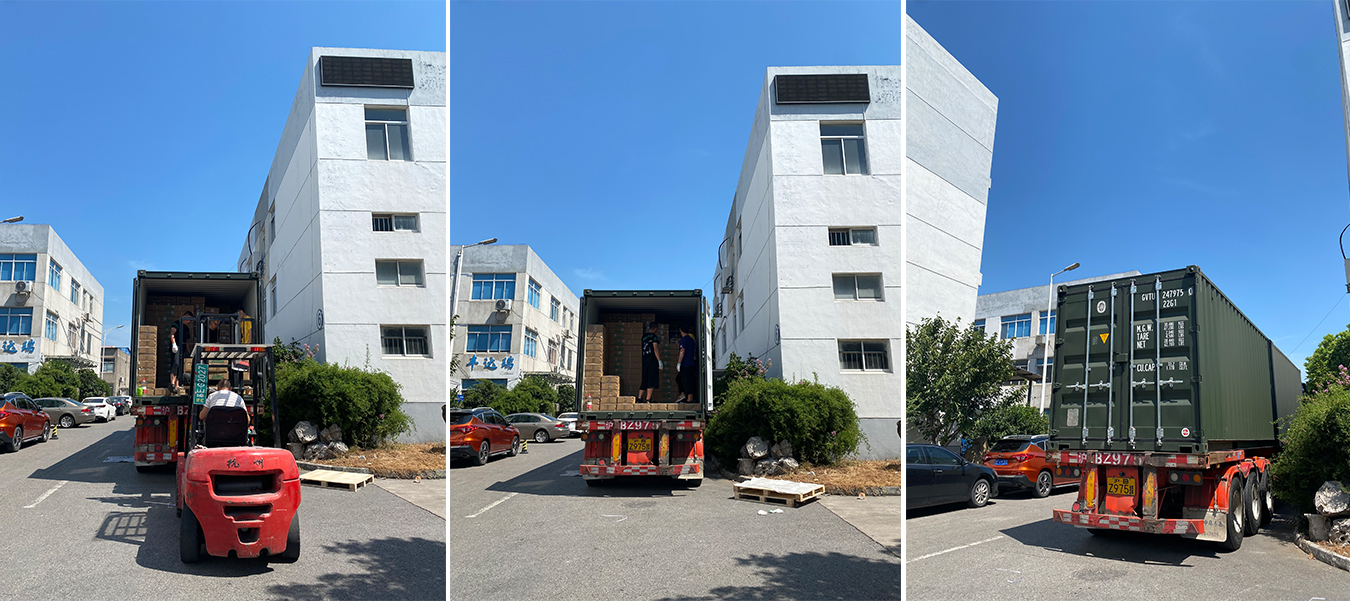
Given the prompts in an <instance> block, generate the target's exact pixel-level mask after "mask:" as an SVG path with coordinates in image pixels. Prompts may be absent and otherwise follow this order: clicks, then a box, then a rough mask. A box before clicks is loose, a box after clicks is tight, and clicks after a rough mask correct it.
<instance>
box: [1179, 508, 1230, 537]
mask: <svg viewBox="0 0 1350 601" xmlns="http://www.w3.org/2000/svg"><path fill="white" fill-rule="evenodd" d="M1181 516H1182V517H1183V518H1185V519H1188V520H1200V519H1203V520H1204V521H1205V531H1204V532H1201V533H1198V534H1183V535H1182V536H1184V537H1186V538H1194V539H1197V540H1207V541H1213V542H1216V543H1221V542H1223V541H1225V540H1227V539H1228V512H1227V511H1222V510H1218V509H1201V508H1199V507H1186V508H1183V509H1182V510H1181Z"/></svg>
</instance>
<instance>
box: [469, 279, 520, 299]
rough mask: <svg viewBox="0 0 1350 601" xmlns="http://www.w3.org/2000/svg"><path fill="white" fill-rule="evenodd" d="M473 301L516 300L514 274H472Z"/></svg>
mask: <svg viewBox="0 0 1350 601" xmlns="http://www.w3.org/2000/svg"><path fill="white" fill-rule="evenodd" d="M472 298H473V300H496V299H503V298H504V299H508V300H510V299H514V298H516V274H514V273H475V274H473V295H472Z"/></svg>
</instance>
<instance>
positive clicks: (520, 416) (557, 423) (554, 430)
mask: <svg viewBox="0 0 1350 601" xmlns="http://www.w3.org/2000/svg"><path fill="white" fill-rule="evenodd" d="M506 421H508V422H510V423H511V425H513V426H515V427H516V429H517V430H520V434H521V435H522V436H524V437H526V438H533V439H534V441H535V442H537V443H539V444H543V443H546V442H550V441H552V440H554V439H557V438H567V437H568V436H571V435H572V433H571V432H570V431H569V430H568V429H567V422H565V421H562V420H559V419H556V418H553V417H549V416H547V415H544V414H542V413H512V414H511V415H508V416H506Z"/></svg>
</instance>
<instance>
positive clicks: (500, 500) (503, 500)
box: [38, 492, 520, 518]
mask: <svg viewBox="0 0 1350 601" xmlns="http://www.w3.org/2000/svg"><path fill="white" fill-rule="evenodd" d="M48 494H51V493H48ZM518 494H520V493H514V492H513V493H511V494H509V495H506V496H505V497H503V498H500V499H497V501H496V502H494V503H493V504H491V505H488V506H487V507H484V508H482V509H479V510H478V513H475V514H473V515H466V516H464V517H466V518H476V517H478V516H480V515H483V513H484V512H486V511H487V510H489V509H492V508H493V507H496V506H498V505H501V504H502V503H503V502H505V501H506V500H507V499H509V498H511V497H514V496H516V495H518ZM38 500H39V501H41V500H42V499H38Z"/></svg>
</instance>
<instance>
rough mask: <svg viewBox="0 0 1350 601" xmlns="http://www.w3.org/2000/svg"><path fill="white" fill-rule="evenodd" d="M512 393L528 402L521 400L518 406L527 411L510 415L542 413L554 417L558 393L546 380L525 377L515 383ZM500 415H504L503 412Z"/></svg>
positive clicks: (536, 377) (537, 377)
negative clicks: (521, 396)
mask: <svg viewBox="0 0 1350 601" xmlns="http://www.w3.org/2000/svg"><path fill="white" fill-rule="evenodd" d="M512 392H516V393H520V394H522V395H525V396H526V397H527V398H528V400H526V399H521V401H520V404H521V405H522V406H524V407H528V409H526V410H524V411H512V413H543V414H545V415H554V414H555V413H556V409H555V407H556V405H557V404H558V391H557V390H554V388H553V385H552V384H550V383H549V382H548V380H546V379H544V378H542V377H539V376H534V375H531V376H525V377H524V378H522V379H521V380H520V381H519V382H517V383H516V387H515V388H514V389H513V390H512ZM502 415H506V413H505V412H503V413H502Z"/></svg>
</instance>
